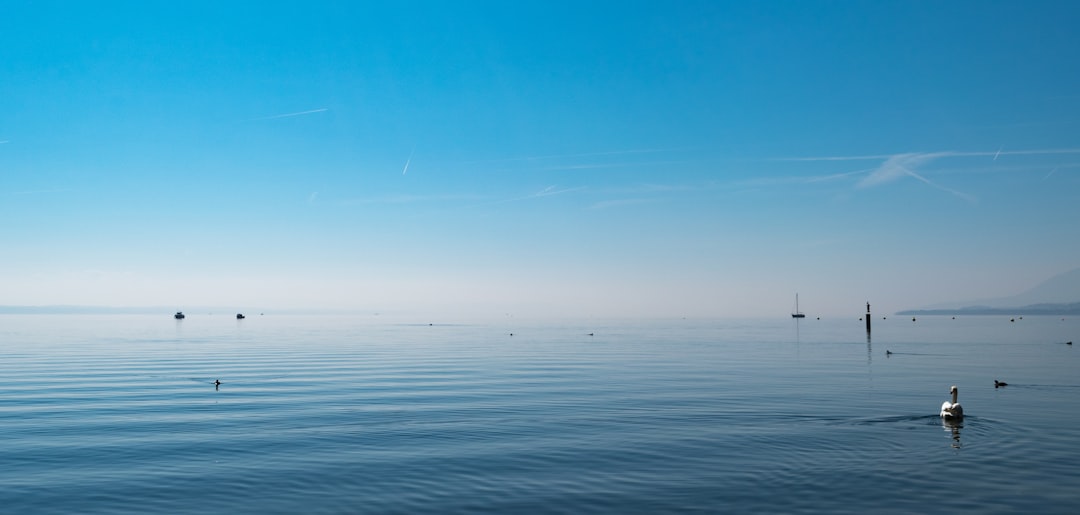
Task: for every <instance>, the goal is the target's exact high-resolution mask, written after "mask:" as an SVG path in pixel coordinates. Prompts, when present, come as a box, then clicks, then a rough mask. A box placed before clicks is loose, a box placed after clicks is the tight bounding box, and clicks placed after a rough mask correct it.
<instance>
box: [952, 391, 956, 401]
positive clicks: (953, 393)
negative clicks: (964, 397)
mask: <svg viewBox="0 0 1080 515" xmlns="http://www.w3.org/2000/svg"><path fill="white" fill-rule="evenodd" d="M952 403H953V404H956V390H953V391H952Z"/></svg>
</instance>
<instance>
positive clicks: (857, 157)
mask: <svg viewBox="0 0 1080 515" xmlns="http://www.w3.org/2000/svg"><path fill="white" fill-rule="evenodd" d="M1053 154H1080V148H1047V149H1034V150H1002V149H998V150H996V151H992V152H990V151H987V152H955V151H943V152H910V153H902V154H867V155H851V156H802V157H774V158H770V159H766V160H767V161H879V160H882V159H891V158H893V157H897V156H905V155H932V156H934V157H935V158H946V157H982V156H986V157H994V158H995V159H996V158H997V157H998V156H1034V155H1053Z"/></svg>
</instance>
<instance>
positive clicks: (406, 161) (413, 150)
mask: <svg viewBox="0 0 1080 515" xmlns="http://www.w3.org/2000/svg"><path fill="white" fill-rule="evenodd" d="M413 152H416V147H413V149H412V151H411V152H409V158H408V159H406V160H405V168H402V169H401V175H405V173H406V172H408V171H409V163H411V162H412V156H413Z"/></svg>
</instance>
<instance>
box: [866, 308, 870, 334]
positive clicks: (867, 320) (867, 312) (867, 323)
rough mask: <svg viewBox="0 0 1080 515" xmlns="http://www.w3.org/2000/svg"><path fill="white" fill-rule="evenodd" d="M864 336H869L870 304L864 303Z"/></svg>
mask: <svg viewBox="0 0 1080 515" xmlns="http://www.w3.org/2000/svg"><path fill="white" fill-rule="evenodd" d="M866 335H867V336H870V303H869V302H867V303H866Z"/></svg>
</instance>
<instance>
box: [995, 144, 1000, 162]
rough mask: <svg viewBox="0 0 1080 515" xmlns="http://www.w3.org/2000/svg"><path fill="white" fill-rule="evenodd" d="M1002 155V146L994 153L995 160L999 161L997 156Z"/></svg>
mask: <svg viewBox="0 0 1080 515" xmlns="http://www.w3.org/2000/svg"><path fill="white" fill-rule="evenodd" d="M1000 155H1001V147H998V151H997V153H996V154H994V161H997V156H1000Z"/></svg>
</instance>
